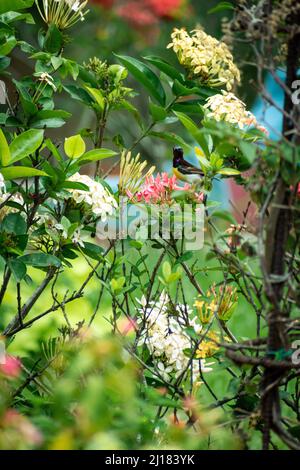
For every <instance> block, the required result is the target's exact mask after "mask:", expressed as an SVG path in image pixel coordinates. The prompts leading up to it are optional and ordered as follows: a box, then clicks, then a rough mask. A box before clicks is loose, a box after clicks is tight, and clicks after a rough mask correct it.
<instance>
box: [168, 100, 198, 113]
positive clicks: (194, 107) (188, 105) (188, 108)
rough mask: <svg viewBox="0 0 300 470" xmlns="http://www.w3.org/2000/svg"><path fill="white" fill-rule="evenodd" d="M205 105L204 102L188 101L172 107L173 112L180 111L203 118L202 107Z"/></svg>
mask: <svg viewBox="0 0 300 470" xmlns="http://www.w3.org/2000/svg"><path fill="white" fill-rule="evenodd" d="M203 104H204V100H202V99H199V100H186V101H181V102H177V103H175V104H174V105H173V106H172V109H173V111H179V112H181V113H185V114H186V113H190V114H198V115H199V116H200V117H201V116H203V108H202V105H203Z"/></svg>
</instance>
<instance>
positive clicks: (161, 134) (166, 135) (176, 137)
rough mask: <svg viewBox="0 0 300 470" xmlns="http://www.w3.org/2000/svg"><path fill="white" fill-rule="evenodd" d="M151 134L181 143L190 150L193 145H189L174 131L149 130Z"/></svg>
mask: <svg viewBox="0 0 300 470" xmlns="http://www.w3.org/2000/svg"><path fill="white" fill-rule="evenodd" d="M149 136H152V137H156V138H157V139H161V140H165V141H166V142H171V143H172V144H176V145H179V146H180V147H182V148H183V149H184V150H186V151H187V152H189V151H190V150H191V146H190V145H188V144H187V143H186V142H185V141H184V140H183V139H182V138H181V137H180V136H179V135H177V134H174V133H173V132H156V131H152V132H149Z"/></svg>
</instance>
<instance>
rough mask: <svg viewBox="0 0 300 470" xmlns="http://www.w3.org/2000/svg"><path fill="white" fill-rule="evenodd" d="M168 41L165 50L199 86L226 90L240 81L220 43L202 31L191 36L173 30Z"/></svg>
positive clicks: (180, 30) (195, 31)
mask: <svg viewBox="0 0 300 470" xmlns="http://www.w3.org/2000/svg"><path fill="white" fill-rule="evenodd" d="M171 38H172V42H171V43H170V44H169V45H168V48H170V47H172V48H173V50H174V52H175V53H176V54H177V57H178V60H179V63H180V64H181V65H182V66H183V67H184V68H185V69H186V70H187V72H188V73H189V75H190V76H191V78H200V79H201V82H202V83H204V84H207V85H209V86H212V87H215V86H216V87H219V86H225V87H226V89H227V90H231V89H232V87H233V84H234V83H235V82H239V81H240V72H239V69H238V68H237V66H236V65H235V64H234V62H233V57H232V54H231V52H230V50H229V49H228V46H227V45H226V44H225V43H224V42H221V41H218V40H217V39H215V38H213V37H212V36H210V35H209V34H206V33H205V32H204V31H203V30H202V29H196V30H194V31H191V35H190V34H189V33H188V32H187V31H186V30H185V29H184V28H181V29H174V32H173V33H172V35H171Z"/></svg>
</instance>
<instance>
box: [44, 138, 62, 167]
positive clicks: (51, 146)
mask: <svg viewBox="0 0 300 470" xmlns="http://www.w3.org/2000/svg"><path fill="white" fill-rule="evenodd" d="M45 147H47V148H48V149H49V150H50V152H51V153H52V155H53V157H54V158H56V160H57V161H59V162H62V161H63V158H62V156H61V154H60V153H59V151H58V149H57V147H56V146H55V145H54V144H53V142H51V140H50V139H46V141H45Z"/></svg>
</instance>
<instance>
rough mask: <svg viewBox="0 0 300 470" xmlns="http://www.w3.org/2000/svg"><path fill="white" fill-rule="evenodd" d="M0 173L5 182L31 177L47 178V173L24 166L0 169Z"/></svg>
mask: <svg viewBox="0 0 300 470" xmlns="http://www.w3.org/2000/svg"><path fill="white" fill-rule="evenodd" d="M1 173H2V175H3V176H4V179H6V180H14V179H18V178H30V177H32V176H48V175H47V173H45V172H44V171H41V170H36V169H35V168H28V167H26V166H11V167H9V168H1Z"/></svg>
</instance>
